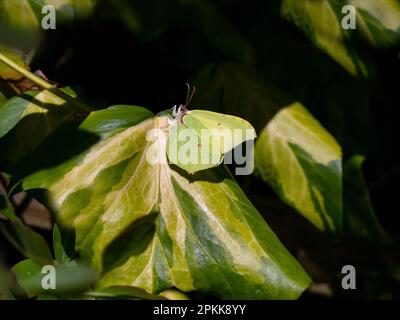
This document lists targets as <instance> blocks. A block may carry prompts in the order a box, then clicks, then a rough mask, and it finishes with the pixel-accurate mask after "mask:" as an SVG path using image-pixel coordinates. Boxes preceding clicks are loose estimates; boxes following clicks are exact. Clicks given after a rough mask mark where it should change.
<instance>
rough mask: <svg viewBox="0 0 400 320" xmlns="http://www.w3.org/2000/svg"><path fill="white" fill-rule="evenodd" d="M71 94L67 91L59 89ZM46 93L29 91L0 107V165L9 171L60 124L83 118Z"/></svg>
mask: <svg viewBox="0 0 400 320" xmlns="http://www.w3.org/2000/svg"><path fill="white" fill-rule="evenodd" d="M63 90H65V91H66V92H71V91H70V90H69V89H63ZM78 111H79V110H78V109H77V108H76V107H75V106H74V105H72V104H69V103H66V102H65V100H63V99H62V98H60V97H58V96H56V95H55V94H53V93H52V92H50V91H48V90H43V91H29V92H25V93H24V94H22V95H20V96H16V97H14V98H11V99H10V100H8V101H7V102H5V103H4V104H3V105H1V106H0V149H1V150H2V157H1V160H0V166H2V167H3V170H4V169H5V170H6V171H8V170H11V169H10V168H13V167H14V166H15V165H16V164H17V163H18V162H19V161H20V160H21V159H22V158H24V157H25V156H26V155H27V154H28V153H29V152H31V151H32V150H33V149H35V148H36V147H37V146H38V145H39V144H40V143H41V142H42V141H43V140H44V138H45V137H46V136H47V135H48V134H49V133H50V132H51V131H52V130H54V129H55V128H56V127H57V126H58V125H59V124H60V123H61V122H62V121H64V120H66V119H67V118H69V117H70V116H71V115H72V114H74V117H73V118H76V119H78V120H79V119H80V118H83V117H84V116H85V115H83V114H82V113H79V112H78Z"/></svg>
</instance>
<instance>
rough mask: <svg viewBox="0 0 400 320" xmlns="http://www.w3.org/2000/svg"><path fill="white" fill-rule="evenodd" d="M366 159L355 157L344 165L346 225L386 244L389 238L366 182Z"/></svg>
mask: <svg viewBox="0 0 400 320" xmlns="http://www.w3.org/2000/svg"><path fill="white" fill-rule="evenodd" d="M364 160H365V158H364V157H363V156H361V155H355V156H353V157H351V158H350V159H349V160H347V161H346V163H345V164H344V170H343V174H344V184H343V188H344V223H345V228H346V229H347V230H348V231H349V232H351V233H352V234H355V235H357V236H359V237H360V238H363V239H367V240H369V241H374V242H386V241H387V240H388V236H387V234H386V232H385V230H384V229H383V227H382V225H381V224H380V222H379V220H378V217H377V216H376V214H375V211H374V208H373V206H372V203H371V199H370V196H369V191H368V187H367V185H366V183H365V181H364V176H363V173H362V164H363V162H364Z"/></svg>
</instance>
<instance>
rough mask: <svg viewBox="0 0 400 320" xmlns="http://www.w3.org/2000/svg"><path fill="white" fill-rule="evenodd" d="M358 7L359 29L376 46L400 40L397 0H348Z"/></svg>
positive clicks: (399, 7) (386, 45)
mask: <svg viewBox="0 0 400 320" xmlns="http://www.w3.org/2000/svg"><path fill="white" fill-rule="evenodd" d="M347 2H348V3H349V4H350V5H353V6H354V7H355V8H356V9H357V11H356V12H357V29H358V30H359V31H360V32H361V34H362V36H363V37H364V38H365V39H366V40H367V41H368V42H369V43H370V44H371V45H372V46H374V47H388V46H393V45H396V44H397V43H398V41H399V40H400V3H399V2H398V1H397V0H380V1H376V0H347Z"/></svg>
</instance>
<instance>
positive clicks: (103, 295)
mask: <svg viewBox="0 0 400 320" xmlns="http://www.w3.org/2000/svg"><path fill="white" fill-rule="evenodd" d="M85 296H88V297H93V298H97V299H119V300H121V299H134V300H138V299H140V300H168V299H166V298H164V297H162V296H159V295H155V294H150V293H148V292H146V291H145V290H143V289H141V288H135V287H130V286H113V287H107V288H102V289H96V290H93V291H89V292H86V293H85Z"/></svg>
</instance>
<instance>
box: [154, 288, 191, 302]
mask: <svg viewBox="0 0 400 320" xmlns="http://www.w3.org/2000/svg"><path fill="white" fill-rule="evenodd" d="M159 295H160V296H162V297H164V298H167V299H168V300H190V299H189V297H188V296H187V295H186V294H184V293H183V292H181V291H179V290H176V289H167V290H165V291H163V292H160V294H159Z"/></svg>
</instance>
